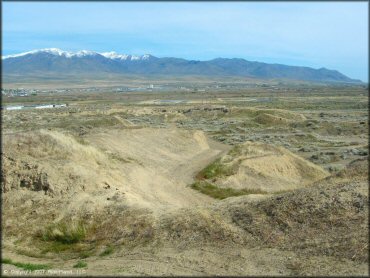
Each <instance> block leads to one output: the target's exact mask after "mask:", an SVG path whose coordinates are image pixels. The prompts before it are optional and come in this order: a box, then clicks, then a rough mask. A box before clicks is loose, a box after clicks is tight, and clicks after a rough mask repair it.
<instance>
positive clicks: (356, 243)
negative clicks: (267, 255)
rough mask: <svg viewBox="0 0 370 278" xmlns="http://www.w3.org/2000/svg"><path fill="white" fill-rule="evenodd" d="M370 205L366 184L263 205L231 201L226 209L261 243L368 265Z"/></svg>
mask: <svg viewBox="0 0 370 278" xmlns="http://www.w3.org/2000/svg"><path fill="white" fill-rule="evenodd" d="M367 200H368V194H367V184H366V183H344V184H337V185H334V186H331V187H329V188H328V187H327V185H320V184H318V185H315V186H312V187H309V188H302V189H297V190H295V191H292V192H289V193H285V194H281V195H278V196H273V197H269V198H265V199H263V200H260V201H258V202H255V201H254V202H253V201H251V200H250V199H248V197H244V196H242V197H237V198H232V199H229V200H225V201H224V202H223V203H221V210H222V211H224V210H226V211H228V213H229V215H230V217H231V219H232V221H233V223H235V225H237V226H238V227H241V228H242V229H244V230H245V231H246V232H247V234H250V235H252V237H253V238H254V239H255V240H256V241H258V242H259V243H258V244H263V245H267V246H269V247H277V248H280V249H283V250H294V251H295V252H297V253H299V254H305V255H320V256H334V257H337V258H346V259H349V260H355V261H359V262H367V261H368V237H367V236H368V227H367V223H368V201H367Z"/></svg>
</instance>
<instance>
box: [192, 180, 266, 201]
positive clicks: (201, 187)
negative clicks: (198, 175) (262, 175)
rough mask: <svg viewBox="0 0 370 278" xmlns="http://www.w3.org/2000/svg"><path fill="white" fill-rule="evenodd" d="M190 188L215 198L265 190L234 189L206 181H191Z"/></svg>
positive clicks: (263, 192)
mask: <svg viewBox="0 0 370 278" xmlns="http://www.w3.org/2000/svg"><path fill="white" fill-rule="evenodd" d="M190 187H191V188H193V189H195V190H198V191H200V192H201V193H203V194H206V195H208V196H211V197H213V198H215V199H220V200H222V199H225V198H228V197H234V196H241V195H248V194H266V193H267V192H266V191H263V190H260V189H234V188H222V187H218V186H216V185H214V184H211V183H209V182H206V181H198V182H195V183H193V184H192V185H191V186H190Z"/></svg>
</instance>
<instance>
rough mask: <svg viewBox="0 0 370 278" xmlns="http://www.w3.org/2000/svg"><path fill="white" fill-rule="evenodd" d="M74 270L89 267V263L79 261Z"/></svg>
mask: <svg viewBox="0 0 370 278" xmlns="http://www.w3.org/2000/svg"><path fill="white" fill-rule="evenodd" d="M73 267H74V268H83V267H87V263H86V262H84V261H78V262H77V263H76V264H75V265H74V266H73Z"/></svg>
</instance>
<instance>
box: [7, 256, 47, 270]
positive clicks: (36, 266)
mask: <svg viewBox="0 0 370 278" xmlns="http://www.w3.org/2000/svg"><path fill="white" fill-rule="evenodd" d="M1 263H3V264H11V265H14V266H16V267H19V268H22V269H23V270H30V271H35V270H39V269H50V266H49V265H46V264H31V263H20V262H14V261H13V260H11V259H7V258H2V259H1Z"/></svg>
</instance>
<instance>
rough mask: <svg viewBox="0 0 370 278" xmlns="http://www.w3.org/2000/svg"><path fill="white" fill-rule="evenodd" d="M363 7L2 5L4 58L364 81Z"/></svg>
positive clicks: (306, 4) (365, 24)
mask: <svg viewBox="0 0 370 278" xmlns="http://www.w3.org/2000/svg"><path fill="white" fill-rule="evenodd" d="M368 18H369V15H368V3H367V2H365V1H363V2H331V3H329V2H277V3H274V2H260V3H257V2H151V3H150V2H46V3H45V2H44V3H42V2H29V3H27V2H3V3H2V20H3V21H2V55H9V54H16V53H21V52H26V51H30V50H34V49H40V48H60V49H62V50H66V51H78V50H92V51H97V52H106V51H116V52H118V53H121V54H133V55H143V54H152V55H154V56H157V57H178V58H185V59H192V60H210V59H214V58H218V57H223V58H244V59H246V60H250V61H260V62H266V63H279V64H286V65H298V66H309V67H313V68H321V67H325V68H328V69H335V70H338V71H340V72H341V73H343V74H345V75H347V76H349V77H351V78H355V79H361V80H362V81H366V82H367V81H368V59H369V54H368Z"/></svg>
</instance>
